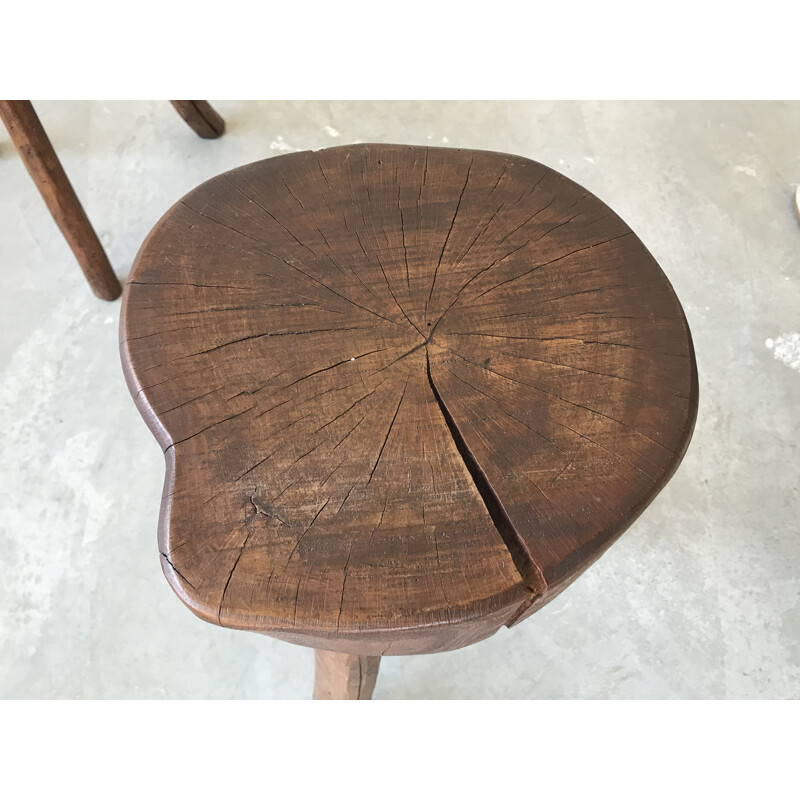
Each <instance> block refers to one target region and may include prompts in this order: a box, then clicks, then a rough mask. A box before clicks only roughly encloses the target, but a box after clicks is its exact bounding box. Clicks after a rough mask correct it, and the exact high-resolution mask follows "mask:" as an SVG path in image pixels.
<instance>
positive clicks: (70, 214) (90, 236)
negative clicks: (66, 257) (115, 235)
mask: <svg viewBox="0 0 800 800" xmlns="http://www.w3.org/2000/svg"><path fill="white" fill-rule="evenodd" d="M0 119H2V120H3V123H4V124H5V126H6V128H7V129H8V133H9V136H10V137H11V141H12V142H13V143H14V147H16V149H17V152H18V153H19V156H20V158H21V159H22V163H23V164H24V165H25V168H26V169H27V170H28V172H29V174H30V176H31V178H33V182H34V183H35V184H36V188H37V189H38V190H39V192H40V194H41V195H42V198H43V199H44V202H45V203H46V204H47V208H48V209H49V210H50V213H51V214H52V215H53V219H54V220H55V221H56V224H57V225H58V227H59V229H60V230H61V233H62V234H63V235H64V238H65V239H66V240H67V244H69V246H70V248H71V249H72V252H73V253H74V255H75V258H76V259H77V261H78V264H79V265H80V268H81V269H82V270H83V274H84V275H85V276H86V280H87V281H89V285H90V286H91V287H92V291H93V292H94V293H95V294H96V295H97V296H98V297H99V298H101V299H102V300H116V298H117V297H119V296H120V294H121V293H122V287H121V286H120V284H119V281H118V280H117V276H116V275H115V274H114V270H113V269H112V268H111V264H110V263H109V261H108V256H106V253H105V250H104V249H103V245H101V244H100V240H99V239H98V238H97V234H96V233H95V231H94V228H93V227H92V223H91V222H89V218H88V217H87V216H86V212H85V211H84V210H83V206H82V205H81V203H80V200H78V196H77V195H76V194H75V190H74V189H73V188H72V184H71V183H70V182H69V178H67V175H66V173H65V172H64V169H63V167H62V166H61V162H60V161H59V160H58V156H57V155H56V153H55V151H54V150H53V146H52V145H51V144H50V139H48V137H47V134H46V133H45V131H44V128H43V127H42V124H41V122H40V121H39V117H38V116H37V114H36V112H35V111H34V108H33V105H32V104H31V103H30V101H28V100H0Z"/></svg>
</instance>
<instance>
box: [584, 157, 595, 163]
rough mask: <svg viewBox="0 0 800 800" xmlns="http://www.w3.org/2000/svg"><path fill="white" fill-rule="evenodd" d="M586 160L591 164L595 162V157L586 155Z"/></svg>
mask: <svg viewBox="0 0 800 800" xmlns="http://www.w3.org/2000/svg"><path fill="white" fill-rule="evenodd" d="M583 160H584V161H588V162H589V163H590V164H594V159H593V158H592V157H591V156H584V157H583Z"/></svg>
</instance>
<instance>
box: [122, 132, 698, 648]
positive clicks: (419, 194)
mask: <svg viewBox="0 0 800 800" xmlns="http://www.w3.org/2000/svg"><path fill="white" fill-rule="evenodd" d="M121 349H122V358H123V364H124V368H125V372H126V376H127V379H128V382H129V386H130V389H131V392H132V394H133V395H134V397H135V399H136V403H137V405H138V407H139V409H140V411H141V412H142V414H143V416H144V418H145V419H146V421H147V423H148V425H149V426H150V428H151V429H152V431H153V433H154V434H155V436H156V438H157V439H158V441H159V442H160V444H161V446H162V447H163V449H164V451H165V456H166V462H167V475H166V484H165V490H164V501H163V504H162V509H161V522H160V526H159V542H160V548H161V554H162V566H163V568H164V572H165V574H166V576H167V578H168V580H169V582H170V583H171V585H172V587H173V588H174V590H175V591H176V592H177V594H178V595H179V597H180V598H181V599H182V600H183V602H184V603H186V605H187V606H188V607H189V608H190V609H191V610H192V611H193V612H194V613H195V614H197V615H198V616H200V617H201V618H203V619H205V620H208V621H210V622H213V623H216V624H220V625H224V626H227V627H231V628H240V629H246V630H253V631H260V632H263V633H268V634H270V635H273V636H276V637H278V638H281V639H284V640H287V641H291V642H296V643H299V644H304V645H307V646H311V647H315V648H318V649H323V650H332V651H337V652H349V653H354V654H360V655H376V656H377V655H382V654H404V653H422V652H435V651H441V650H447V649H452V648H456V647H461V646H464V645H466V644H469V643H471V642H474V641H477V640H479V639H482V638H485V637H487V636H490V635H491V634H492V633H494V632H495V631H496V630H497V629H498V628H499V627H501V626H502V625H511V624H514V623H515V622H518V621H519V620H520V619H523V618H524V617H525V616H527V615H529V614H530V613H532V612H533V611H535V610H536V609H538V608H540V607H541V606H542V605H544V604H545V603H546V602H547V601H549V600H550V599H552V598H553V597H554V596H555V595H556V594H558V592H560V591H561V590H562V589H563V588H564V587H565V586H567V585H568V584H569V583H570V582H571V581H573V580H574V579H575V578H576V577H577V576H578V575H579V574H580V573H581V572H582V571H583V570H584V569H586V567H587V566H589V565H590V564H591V563H592V562H593V561H595V560H596V559H597V558H598V557H599V556H600V555H601V554H602V553H603V552H604V551H605V550H606V548H608V547H609V545H611V543H612V542H613V541H614V540H615V539H616V538H617V537H618V536H619V535H620V534H621V533H622V532H623V531H624V530H625V529H626V528H627V527H628V526H629V525H630V524H631V523H632V522H633V520H635V519H636V517H637V516H638V515H639V514H640V513H641V512H642V510H643V509H644V508H645V507H646V506H647V505H648V504H649V503H650V502H651V500H652V499H653V498H654V497H655V496H656V495H657V494H658V492H659V491H660V490H661V488H662V487H663V486H664V485H665V484H666V482H667V481H668V480H669V478H670V476H671V475H672V474H673V472H674V471H675V469H676V468H677V466H678V464H679V463H680V461H681V458H682V457H683V454H684V452H685V450H686V448H687V446H688V443H689V439H690V437H691V433H692V429H693V426H694V421H695V415H696V411H697V396H698V389H697V373H696V368H695V360H694V352H693V349H692V341H691V336H690V333H689V329H688V326H687V324H686V319H685V317H684V314H683V311H682V309H681V306H680V303H679V302H678V299H677V298H676V296H675V293H674V292H673V290H672V287H671V286H670V283H669V281H668V280H667V278H666V277H665V276H664V274H663V272H662V271H661V269H660V268H659V267H658V265H657V263H656V262H655V260H654V259H653V257H652V256H651V255H650V253H649V252H648V251H647V249H646V248H645V246H644V245H643V244H642V242H641V241H640V240H639V239H638V238H637V237H636V235H635V234H634V233H633V232H632V231H631V230H630V228H629V227H628V226H627V225H626V224H625V223H624V222H623V221H622V220H621V219H620V218H619V217H618V216H617V215H616V214H615V213H614V212H613V211H612V210H611V209H610V208H608V206H606V205H605V204H603V203H602V202H601V201H600V200H598V199H597V198H596V197H595V196H593V195H592V194H591V193H590V192H587V191H586V190H585V189H583V188H582V187H580V186H578V185H577V184H575V183H574V182H572V181H571V180H569V179H568V178H566V177H565V176H563V175H560V174H559V173H557V172H556V171H554V170H552V169H549V168H547V167H546V166H543V165H542V164H539V163H536V162H534V161H530V160H528V159H525V158H520V157H517V156H512V155H505V154H500V153H487V152H479V151H469V150H453V149H445V148H424V147H405V146H396V145H366V144H364V145H352V146H347V147H337V148H331V149H328V150H323V151H320V152H315V153H312V152H305V153H295V154H291V155H285V156H279V157H277V158H271V159H268V160H265V161H260V162H257V163H255V164H250V165H248V166H245V167H241V168H239V169H235V170H233V171H231V172H228V173H226V174H224V175H221V176H219V177H217V178H215V179H212V180H210V181H208V182H206V183H204V184H203V185H202V186H200V187H198V188H197V189H195V190H194V191H192V192H190V193H189V194H188V195H187V196H186V197H184V198H183V199H182V200H181V201H180V202H178V203H177V204H176V205H175V206H173V207H172V208H171V209H170V210H169V212H167V214H166V215H165V216H164V217H163V218H162V219H161V221H160V222H159V223H158V224H157V226H156V227H155V228H154V230H153V231H152V232H151V233H150V235H149V237H148V239H147V240H146V242H145V243H144V245H143V246H142V249H141V251H140V253H139V256H138V258H137V261H136V263H135V265H134V267H133V271H132V275H131V280H130V282H129V284H128V286H127V288H126V292H125V297H124V300H123V312H122V324H121Z"/></svg>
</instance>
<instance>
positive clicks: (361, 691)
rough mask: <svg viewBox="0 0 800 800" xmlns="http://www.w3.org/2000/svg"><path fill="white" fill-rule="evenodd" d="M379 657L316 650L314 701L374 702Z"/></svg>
mask: <svg viewBox="0 0 800 800" xmlns="http://www.w3.org/2000/svg"><path fill="white" fill-rule="evenodd" d="M380 663H381V657H380V656H351V655H349V654H348V653H334V652H331V651H330V650H315V651H314V667H315V668H314V699H315V700H371V699H372V692H373V690H374V689H375V681H376V680H377V679H378V667H379V666H380Z"/></svg>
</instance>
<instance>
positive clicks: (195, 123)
mask: <svg viewBox="0 0 800 800" xmlns="http://www.w3.org/2000/svg"><path fill="white" fill-rule="evenodd" d="M170 103H172V105H173V107H174V109H175V110H176V111H177V112H178V113H179V114H180V115H181V116H182V117H183V119H184V121H185V122H186V124H187V125H188V126H189V127H190V128H191V129H192V130H193V131H194V132H195V133H196V134H197V135H198V136H200V137H202V138H203V139H217V138H219V137H220V136H222V134H223V133H225V120H224V119H222V117H221V116H220V115H219V114H217V112H216V111H214V109H213V108H212V107H211V105H210V103H208V102H207V101H206V100H170Z"/></svg>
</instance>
